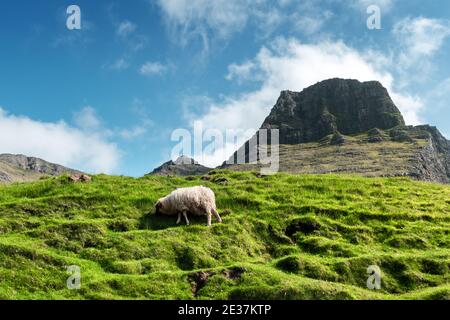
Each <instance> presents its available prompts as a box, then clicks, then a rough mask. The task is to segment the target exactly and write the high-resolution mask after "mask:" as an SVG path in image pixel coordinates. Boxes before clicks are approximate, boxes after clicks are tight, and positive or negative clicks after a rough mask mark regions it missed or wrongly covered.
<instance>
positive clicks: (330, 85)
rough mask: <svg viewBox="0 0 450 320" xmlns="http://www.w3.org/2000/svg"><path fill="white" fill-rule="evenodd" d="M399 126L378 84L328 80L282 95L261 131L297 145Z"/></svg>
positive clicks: (400, 122) (398, 115) (398, 117)
mask: <svg viewBox="0 0 450 320" xmlns="http://www.w3.org/2000/svg"><path fill="white" fill-rule="evenodd" d="M401 125H405V122H404V120H403V117H402V115H401V113H400V111H399V110H398V109H397V107H396V106H395V105H394V103H393V102H392V100H391V98H390V96H389V94H388V92H387V90H386V89H385V88H384V87H383V86H382V85H381V84H380V83H379V82H376V81H371V82H364V83H361V82H359V81H357V80H342V79H331V80H326V81H323V82H320V83H318V84H316V85H314V86H311V87H309V88H307V89H305V90H303V91H302V92H292V91H283V92H281V95H280V98H279V99H278V101H277V103H276V104H275V106H274V107H273V109H272V111H271V113H270V115H269V116H268V117H267V118H266V120H265V121H264V123H263V124H262V126H261V128H262V129H279V130H280V143H281V144H297V143H305V142H311V141H318V140H320V139H321V138H323V137H325V136H327V135H329V134H334V133H336V132H339V133H341V134H343V135H352V134H357V133H361V132H365V131H368V130H370V129H373V128H379V129H390V128H393V127H396V126H401Z"/></svg>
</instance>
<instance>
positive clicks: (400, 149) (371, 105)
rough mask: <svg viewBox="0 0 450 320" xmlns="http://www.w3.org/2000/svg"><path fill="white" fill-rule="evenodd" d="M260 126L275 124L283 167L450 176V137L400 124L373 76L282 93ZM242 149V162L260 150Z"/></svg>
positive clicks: (399, 117) (238, 167) (303, 170)
mask: <svg viewBox="0 0 450 320" xmlns="http://www.w3.org/2000/svg"><path fill="white" fill-rule="evenodd" d="M261 129H279V134H280V170H281V171H287V172H295V173H338V172H339V173H358V174H362V175H365V176H410V177H413V178H416V179H419V180H425V181H435V182H443V183H448V182H450V142H449V141H448V140H447V139H445V137H443V136H442V135H441V133H440V132H439V130H438V129H436V128H435V127H431V126H428V125H424V126H416V127H413V126H405V122H404V120H403V117H402V115H401V113H400V111H399V110H398V108H397V107H396V106H395V104H394V103H393V101H392V99H391V98H390V96H389V93H388V92H387V90H386V89H385V88H384V87H383V86H382V85H381V84H380V83H379V82H376V81H370V82H363V83H361V82H359V81H357V80H344V79H330V80H325V81H322V82H320V83H317V84H315V85H313V86H311V87H309V88H306V89H305V90H303V91H302V92H292V91H283V92H282V93H281V95H280V98H279V99H278V101H277V103H276V104H275V106H274V107H273V109H272V111H271V113H270V115H269V116H268V117H267V118H266V120H265V121H264V123H263V124H262V126H261ZM257 136H258V133H257ZM241 148H246V149H245V152H244V153H245V154H246V161H247V162H248V159H249V154H254V153H256V152H257V151H256V150H249V143H248V142H247V143H246V144H244V146H243V147H241ZM231 159H235V160H236V159H237V153H235V154H234V155H233V156H232V158H231ZM231 159H230V160H231ZM235 163H236V161H235ZM259 166H260V165H258V164H256V163H246V164H240V165H237V164H236V165H226V164H224V165H223V166H222V167H227V168H231V169H235V170H250V169H255V168H257V167H259Z"/></svg>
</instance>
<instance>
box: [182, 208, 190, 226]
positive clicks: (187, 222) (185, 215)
mask: <svg viewBox="0 0 450 320" xmlns="http://www.w3.org/2000/svg"><path fill="white" fill-rule="evenodd" d="M183 216H184V219H185V220H186V225H189V220H188V218H187V214H186V211H183Z"/></svg>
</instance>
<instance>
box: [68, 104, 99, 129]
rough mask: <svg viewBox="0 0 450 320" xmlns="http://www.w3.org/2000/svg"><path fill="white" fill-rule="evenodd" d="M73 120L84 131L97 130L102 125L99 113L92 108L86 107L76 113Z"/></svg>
mask: <svg viewBox="0 0 450 320" xmlns="http://www.w3.org/2000/svg"><path fill="white" fill-rule="evenodd" d="M73 118H74V122H75V124H76V125H77V127H79V128H82V129H84V130H97V129H98V128H99V127H100V125H101V121H100V119H99V118H98V116H97V112H96V111H95V109H94V108H92V107H91V106H86V107H84V108H83V109H81V110H80V111H77V112H75V113H74V117H73Z"/></svg>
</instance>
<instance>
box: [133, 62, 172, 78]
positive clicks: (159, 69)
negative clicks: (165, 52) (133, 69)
mask: <svg viewBox="0 0 450 320" xmlns="http://www.w3.org/2000/svg"><path fill="white" fill-rule="evenodd" d="M168 70H169V66H168V65H165V64H162V63H160V62H146V63H144V64H143V65H142V66H141V68H140V69H139V73H140V74H142V75H144V76H151V75H162V74H164V73H166V72H167V71H168Z"/></svg>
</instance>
